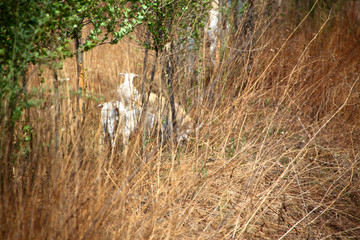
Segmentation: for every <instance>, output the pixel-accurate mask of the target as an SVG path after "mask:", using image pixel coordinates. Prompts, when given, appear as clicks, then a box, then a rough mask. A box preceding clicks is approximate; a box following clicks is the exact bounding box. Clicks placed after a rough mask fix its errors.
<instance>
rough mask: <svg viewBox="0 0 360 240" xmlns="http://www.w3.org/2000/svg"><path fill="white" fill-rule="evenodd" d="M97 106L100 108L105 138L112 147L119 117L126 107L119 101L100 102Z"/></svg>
mask: <svg viewBox="0 0 360 240" xmlns="http://www.w3.org/2000/svg"><path fill="white" fill-rule="evenodd" d="M98 107H99V108H101V124H102V127H103V129H104V133H105V139H106V140H107V141H109V142H110V145H111V147H113V148H114V147H115V134H116V130H117V127H118V123H119V118H120V116H121V115H124V114H125V113H126V108H125V106H124V105H123V104H122V103H121V102H119V101H111V102H106V103H102V104H100V105H99V106H98Z"/></svg>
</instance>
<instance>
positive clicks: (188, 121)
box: [146, 93, 194, 142]
mask: <svg viewBox="0 0 360 240" xmlns="http://www.w3.org/2000/svg"><path fill="white" fill-rule="evenodd" d="M165 105H166V99H165V98H164V97H161V98H160V99H159V97H158V96H157V95H156V94H155V93H150V96H149V102H148V107H147V109H146V110H147V112H148V113H150V114H153V115H154V116H155V115H156V114H157V113H158V111H159V110H161V111H164V110H165V113H166V112H170V110H169V109H167V111H166V109H165V108H166V106H165ZM175 113H176V124H177V129H175V132H176V135H175V139H176V141H177V142H185V141H188V140H189V135H190V133H191V132H192V130H193V127H194V121H193V119H192V118H191V117H190V115H189V114H187V113H186V111H185V109H184V108H183V107H182V106H181V105H179V104H177V103H175ZM166 115H167V114H166ZM169 115H170V119H169V120H167V121H165V122H163V124H162V126H161V131H162V132H163V133H169V132H171V131H172V119H171V114H169Z"/></svg>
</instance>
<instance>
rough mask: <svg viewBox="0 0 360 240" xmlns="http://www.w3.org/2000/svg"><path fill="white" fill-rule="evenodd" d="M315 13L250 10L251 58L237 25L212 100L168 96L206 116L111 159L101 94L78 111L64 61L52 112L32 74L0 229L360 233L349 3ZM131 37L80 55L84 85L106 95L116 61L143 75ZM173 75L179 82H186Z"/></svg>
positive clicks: (187, 235)
mask: <svg viewBox="0 0 360 240" xmlns="http://www.w3.org/2000/svg"><path fill="white" fill-rule="evenodd" d="M259 11H260V10H259ZM318 12H319V14H320V13H321V14H323V15H321V16H320V17H312V16H307V17H305V14H304V15H302V19H303V18H304V21H303V22H302V23H301V24H300V25H299V27H298V28H296V27H295V26H294V25H293V24H291V22H290V21H289V19H287V20H288V21H289V24H288V25H286V24H285V23H282V21H284V19H282V18H281V17H275V16H271V17H270V19H271V21H270V24H269V21H265V20H264V21H260V20H259V21H258V22H256V24H255V26H254V34H255V36H256V39H257V41H256V42H253V45H252V46H251V47H250V49H253V50H254V51H251V56H250V54H249V53H250V52H249V51H247V50H246V49H245V50H244V48H241V47H242V44H240V43H242V41H243V39H242V38H240V35H241V34H239V33H237V34H234V36H231V37H232V38H231V39H230V41H229V43H228V45H226V48H225V54H224V58H223V62H222V63H221V64H219V66H218V69H217V70H216V71H214V72H213V73H212V74H214V75H213V76H211V78H210V79H217V81H218V82H217V87H216V89H215V90H214V97H213V98H212V99H207V98H202V99H201V98H200V97H199V96H201V94H199V93H203V92H205V89H204V88H205V87H206V86H205V87H203V86H202V85H200V86H199V85H196V86H194V87H193V88H194V89H196V91H195V90H194V91H189V92H187V93H186V94H185V93H182V92H180V93H178V100H179V101H181V102H183V103H186V102H189V101H190V100H191V101H192V102H193V103H196V104H194V105H193V106H195V107H194V108H193V109H192V111H191V113H192V115H193V116H194V118H196V119H197V118H198V121H199V122H204V127H203V128H202V129H201V131H200V132H199V134H198V135H195V134H194V135H193V136H192V139H191V141H190V143H189V144H187V145H186V146H183V147H182V148H176V147H175V146H164V147H159V145H157V144H156V143H157V141H156V139H150V141H149V142H148V143H147V145H146V146H144V145H142V144H141V143H142V141H140V140H141V136H140V135H141V134H138V135H136V136H134V137H133V139H132V148H131V149H130V151H129V153H128V155H127V156H123V155H122V154H121V149H119V151H117V152H116V153H114V154H113V155H111V156H110V157H108V154H107V149H106V147H104V145H103V143H102V142H101V139H102V132H101V127H100V123H99V110H97V109H96V108H95V106H96V105H97V104H98V103H97V102H96V101H95V100H94V99H93V98H88V99H87V112H86V115H85V119H84V121H83V122H81V120H80V116H79V114H78V113H77V112H76V110H75V109H76V107H75V95H74V94H72V91H73V90H74V86H75V83H74V79H75V76H76V72H75V69H76V68H75V66H74V60H69V61H68V62H67V63H66V64H65V66H64V70H63V72H62V74H63V75H64V77H70V78H71V81H70V83H64V84H62V85H61V86H60V88H59V93H60V94H59V95H60V98H59V99H60V100H59V109H60V114H59V115H58V117H57V118H56V116H57V115H56V109H57V108H56V104H55V99H56V95H55V93H54V89H53V87H52V84H51V78H50V77H48V78H47V79H46V83H45V84H40V83H39V82H38V81H37V79H35V78H33V79H32V84H33V85H32V86H33V87H38V88H39V86H40V87H41V88H39V90H38V91H37V92H34V93H33V94H34V95H35V96H36V97H38V98H40V99H43V102H42V103H41V104H40V106H39V107H38V108H36V109H32V110H31V114H30V117H31V119H30V121H28V122H26V123H24V124H30V125H31V126H32V128H33V135H32V137H33V138H32V139H33V140H32V141H31V142H25V141H23V140H22V139H23V137H24V135H26V133H23V132H22V131H20V130H21V127H22V126H23V125H21V126H19V127H18V139H17V146H18V149H19V152H18V154H17V155H16V156H15V159H17V161H16V162H14V164H13V165H14V167H13V174H14V178H13V179H12V180H11V182H10V184H11V186H5V187H4V190H3V194H2V196H1V201H0V204H1V205H0V213H1V224H0V229H1V233H0V234H1V236H2V237H1V238H2V239H82V238H83V239H280V238H285V239H358V238H360V227H359V226H360V188H359V186H360V184H359V169H360V168H359V167H360V166H359V164H360V161H359V144H360V141H359V139H360V138H359V137H360V125H359V117H360V116H359V113H360V111H359V110H360V109H359V107H360V101H359V91H360V82H359V71H360V51H359V48H358V46H359V39H360V28H359V27H358V26H359V24H360V22H359V19H360V17H359V4H358V3H356V2H355V1H354V2H352V1H349V2H348V3H347V4H344V5H343V6H342V7H341V8H340V9H337V10H336V12H335V10H332V11H330V10H327V9H323V10H321V11H320V10H319V11H318ZM259 14H260V13H259ZM285 16H286V15H285ZM274 19H275V20H274ZM314 19H316V20H314ZM261 20H262V18H261ZM285 22H287V21H285ZM298 23H300V21H299V22H298ZM224 44H225V43H224ZM129 46H130V48H129ZM134 46H136V44H135V43H133V42H132V41H130V40H127V41H126V42H123V43H121V44H119V45H116V46H103V47H101V48H98V49H95V50H93V51H91V52H89V53H86V56H85V62H86V68H87V72H86V75H87V77H88V82H89V83H90V86H89V89H90V92H91V93H92V95H93V96H97V97H101V95H103V96H104V98H105V99H106V100H109V99H111V98H113V97H114V94H115V91H114V90H115V89H116V86H118V84H119V81H120V80H119V78H118V77H117V73H119V72H124V71H129V72H136V73H142V64H143V62H142V61H143V60H142V59H143V52H142V51H140V50H139V51H138V52H136V51H135V50H134ZM138 49H140V48H138ZM150 63H151V62H150ZM199 65H200V64H199ZM200 67H201V66H200ZM200 67H199V68H200ZM148 69H150V68H149V67H148ZM183 72H184V71H183V70H182V69H181V67H180V66H179V69H178V71H177V75H176V81H178V82H180V81H182V83H183V85H186V84H188V85H190V83H188V82H186V79H184V78H183V75H182V74H181V73H183ZM199 72H200V73H199V75H198V76H197V79H200V80H201V79H204V76H205V73H203V72H202V71H199ZM148 76H149V74H148ZM201 83H202V84H203V82H201ZM136 84H138V86H139V84H140V83H136ZM181 86H182V84H178V85H177V90H176V91H182V90H181ZM186 86H187V85H186ZM181 97H182V98H181ZM26 148H30V150H31V151H30V153H28V151H27V150H26Z"/></svg>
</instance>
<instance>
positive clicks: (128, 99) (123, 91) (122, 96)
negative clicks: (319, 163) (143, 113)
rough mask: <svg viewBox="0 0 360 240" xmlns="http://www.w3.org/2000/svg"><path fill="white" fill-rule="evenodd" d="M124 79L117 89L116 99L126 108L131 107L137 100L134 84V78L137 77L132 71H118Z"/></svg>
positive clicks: (137, 94)
mask: <svg viewBox="0 0 360 240" xmlns="http://www.w3.org/2000/svg"><path fill="white" fill-rule="evenodd" d="M119 75H121V76H124V77H125V80H124V82H123V83H122V84H121V85H120V87H119V88H118V90H117V97H118V100H120V101H122V102H123V103H124V105H125V106H126V107H128V108H132V107H133V106H134V105H135V104H136V103H137V102H138V100H139V97H140V95H139V92H138V90H137V89H136V88H135V86H134V78H135V77H139V75H136V74H134V73H119Z"/></svg>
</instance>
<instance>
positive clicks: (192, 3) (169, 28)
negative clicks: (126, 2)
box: [130, 0, 210, 51]
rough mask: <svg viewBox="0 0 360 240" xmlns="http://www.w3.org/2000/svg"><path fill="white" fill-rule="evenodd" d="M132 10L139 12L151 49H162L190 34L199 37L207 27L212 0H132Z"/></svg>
mask: <svg viewBox="0 0 360 240" xmlns="http://www.w3.org/2000/svg"><path fill="white" fill-rule="evenodd" d="M130 2H131V3H132V4H131V6H130V9H131V10H130V12H138V13H139V14H138V15H137V19H138V21H139V23H140V21H142V22H143V24H144V26H145V28H146V30H148V32H149V33H150V42H148V41H143V42H142V44H143V45H144V46H145V47H147V48H148V49H153V50H157V51H162V50H163V49H164V47H165V45H166V44H167V43H169V42H171V41H174V42H176V43H181V42H182V41H184V40H185V39H187V38H188V37H194V38H196V39H197V38H198V36H199V30H200V29H203V27H204V22H205V21H204V19H205V17H206V12H207V11H206V10H208V8H209V3H210V1H209V0H201V1H197V0H175V1H173V0H155V1H153V0H140V1H130Z"/></svg>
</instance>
